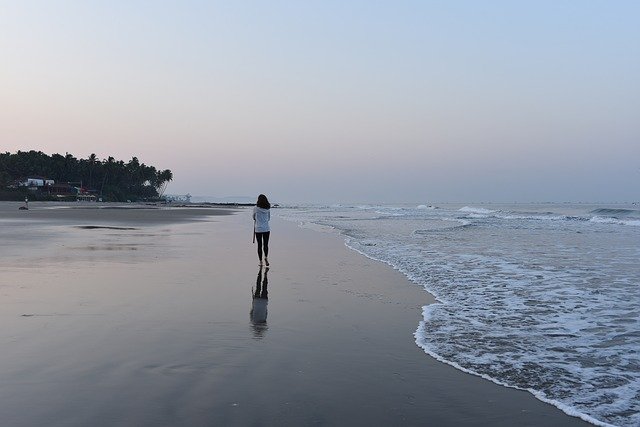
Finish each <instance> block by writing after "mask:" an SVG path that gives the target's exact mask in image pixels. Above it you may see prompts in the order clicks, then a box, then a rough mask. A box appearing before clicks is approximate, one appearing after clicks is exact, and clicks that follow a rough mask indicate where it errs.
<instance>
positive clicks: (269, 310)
mask: <svg viewBox="0 0 640 427" xmlns="http://www.w3.org/2000/svg"><path fill="white" fill-rule="evenodd" d="M17 206H19V204H9V203H0V239H2V241H3V245H1V248H0V277H1V278H2V279H1V280H0V304H1V307H0V317H1V319H0V320H1V321H0V345H1V346H2V347H1V348H2V352H0V366H1V367H2V369H0V424H1V425H3V426H5V425H6V426H35V425H48V426H84V425H92V426H147V425H148V426H176V425H181V426H182V425H184V426H212V425H239V426H245V425H267V426H271V425H273V426H276V425H278V426H279V425H397V424H400V425H434V426H449V425H451V426H453V425H456V426H459V425H469V426H471V425H478V426H480V425H499V426H500V425H502V426H512V425H531V426H539V425H545V426H553V425H556V426H567V425H569V426H570V425H587V424H586V423H584V422H582V421H581V420H578V419H577V418H573V417H569V416H567V415H565V414H563V413H562V412H561V411H560V410H558V409H556V408H555V407H553V406H551V405H547V404H545V403H542V402H540V401H538V400H536V399H535V398H534V397H533V396H531V395H530V394H528V393H526V392H521V391H516V390H512V389H507V388H504V387H500V386H497V385H495V384H492V383H490V382H488V381H485V380H483V379H481V378H478V377H474V376H471V375H467V374H464V373H462V372H460V371H457V370H455V369H453V368H451V367H449V366H447V365H444V364H442V363H440V362H437V361H435V360H434V359H432V358H430V357H429V356H427V355H426V354H425V353H424V352H423V351H422V350H421V349H420V348H418V347H417V346H416V345H415V342H414V338H413V332H414V331H415V329H416V327H417V324H418V321H419V320H420V318H421V307H422V306H423V305H425V304H427V303H429V302H430V301H431V300H430V296H429V295H428V294H427V293H425V292H424V291H423V290H421V289H420V288H419V287H417V286H416V285H413V284H411V283H410V282H408V281H407V280H406V279H405V278H404V276H402V275H401V274H400V273H398V272H396V271H394V270H392V269H390V268H389V267H387V266H385V265H382V264H380V263H377V262H374V261H371V260H369V259H367V258H365V257H363V256H361V255H359V254H357V253H355V252H353V251H350V250H348V249H347V248H346V247H345V246H344V244H343V243H342V241H341V239H340V238H339V237H338V236H336V235H334V234H329V233H321V232H317V231H312V230H305V229H300V228H298V227H297V226H296V225H295V224H293V223H288V222H285V221H281V220H278V219H277V218H276V219H274V220H273V221H272V228H273V232H272V237H271V242H270V246H271V257H270V260H271V262H272V267H271V268H270V269H269V272H268V273H267V282H268V283H267V291H268V300H267V301H266V307H264V305H265V301H257V303H258V304H262V307H258V309H256V304H255V303H254V302H253V294H254V289H255V287H256V281H257V279H258V271H259V268H258V265H257V256H256V254H255V246H254V245H252V244H251V227H252V221H251V214H250V210H248V209H239V210H228V209H219V208H212V209H202V211H200V210H199V209H198V210H186V211H185V210H183V211H182V212H180V209H178V210H176V212H170V210H167V211H162V210H159V211H157V210H148V209H144V210H123V209H84V210H68V209H66V210H65V209H58V210H56V209H48V211H49V212H47V209H44V207H46V205H43V206H36V205H35V204H34V206H32V209H31V210H30V211H28V212H24V211H20V212H18V211H17ZM59 211H60V212H59ZM114 212H118V213H117V214H114ZM141 212H143V213H141ZM229 213H233V214H232V215H227V214H229ZM20 214H27V215H29V216H27V215H24V216H21V215H20ZM165 214H166V215H165ZM216 214H217V215H216ZM220 214H222V215H220ZM145 215H147V216H145ZM163 215H164V216H163ZM264 278H265V277H264V275H262V277H260V279H262V281H264ZM252 307H253V315H252V314H251V313H252ZM264 308H266V323H265V322H264V321H263V320H264V319H263V318H264V310H263V309H264Z"/></svg>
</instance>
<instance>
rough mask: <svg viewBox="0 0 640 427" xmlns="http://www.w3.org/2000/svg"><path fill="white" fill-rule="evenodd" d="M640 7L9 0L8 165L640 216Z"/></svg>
mask: <svg viewBox="0 0 640 427" xmlns="http://www.w3.org/2000/svg"><path fill="white" fill-rule="evenodd" d="M638 16H640V2H638V1H635V0H634V1H622V0H621V1H615V0H612V1H589V0H574V1H570V0H553V1H546V0H535V1H497V0H496V1H491V0H487V1H471V0H470V1H462V0H461V1H456V0H454V1H444V0H442V1H428V0H423V1H402V0H399V1H376V0H368V1H358V0H354V1H344V0H342V1H332V0H323V1H314V0H310V1H277V0H275V1H241V0H239V1H220V2H217V1H191V0H189V1H187V0H185V1H139V0H127V1H115V0H114V1H90V0H83V1H64V0H59V1H48V0H47V1H32V0H20V1H10V0H0V151H2V152H5V151H9V152H16V151H17V150H23V151H24V150H32V149H33V150H40V151H43V152H45V153H47V154H53V153H61V154H64V153H67V152H68V153H71V154H73V155H75V156H76V157H83V158H85V157H87V156H89V155H90V154H91V153H95V154H96V155H97V156H98V157H99V158H103V159H104V158H106V157H108V156H113V157H115V158H116V159H122V160H125V161H127V160H128V159H130V158H131V157H132V156H136V157H138V158H139V159H140V161H141V162H144V163H146V164H148V165H154V166H156V167H157V168H159V169H171V170H172V171H173V175H174V180H173V182H172V183H171V184H170V185H169V187H168V190H167V192H168V193H172V194H185V193H190V194H192V195H200V196H217V197H223V196H253V195H257V194H259V193H264V194H267V195H268V196H269V198H270V199H271V200H272V201H276V202H282V203H286V202H305V203H347V202H358V203H367V202H368V203H420V204H429V203H436V202H543V201H549V202H554V201H585V202H587V201H589V202H615V201H640V25H638Z"/></svg>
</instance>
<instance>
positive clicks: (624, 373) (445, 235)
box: [274, 203, 640, 426]
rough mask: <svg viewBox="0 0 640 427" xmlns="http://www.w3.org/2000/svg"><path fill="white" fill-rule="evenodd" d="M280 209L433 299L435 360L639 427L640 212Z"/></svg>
mask: <svg viewBox="0 0 640 427" xmlns="http://www.w3.org/2000/svg"><path fill="white" fill-rule="evenodd" d="M276 212H277V215H278V216H280V217H282V218H284V219H288V220H292V221H296V222H298V223H299V224H300V225H302V226H304V227H311V228H315V229H318V230H324V231H328V232H334V233H339V234H341V235H342V236H343V238H344V239H345V243H346V245H347V246H348V247H349V248H351V249H353V250H354V251H357V252H359V253H361V254H363V255H364V256H367V257H369V258H371V259H374V260H378V261H381V262H384V263H387V264H389V265H390V266H392V267H393V268H395V269H397V270H399V271H400V272H402V273H403V274H404V275H406V276H407V278H408V279H409V280H410V281H411V282H413V283H415V284H416V285H419V286H421V287H423V288H424V290H425V291H427V292H429V293H430V294H432V295H434V296H435V297H436V299H437V303H435V304H431V305H427V306H425V307H423V311H422V320H421V321H420V323H419V324H418V325H416V331H415V333H414V336H415V342H416V344H417V345H418V346H419V347H421V348H422V349H424V351H425V352H426V353H427V354H429V355H430V356H432V357H434V358H436V359H438V360H440V361H442V362H444V363H447V364H449V365H452V366H454V367H456V368H458V369H460V370H462V371H465V372H468V373H471V374H475V375H479V376H481V377H483V378H486V379H487V380H490V381H493V382H495V383H497V384H500V385H503V386H506V387H513V388H517V389H522V390H527V391H529V392H531V393H532V394H533V395H534V396H536V397H537V398H538V399H540V400H542V401H545V402H548V403H550V404H553V405H555V406H557V407H558V408H560V409H561V410H563V411H564V412H566V413H567V414H570V415H573V416H578V417H580V418H582V419H584V420H586V421H588V422H591V423H593V424H596V425H616V426H640V205H637V204H613V205H605V204H577V203H563V204H508V205H506V204H504V205H503V204H433V205H427V204H425V205H346V204H345V205H328V206H317V205H316V206H314V205H299V206H283V207H281V208H280V209H278V210H276ZM274 213H275V212H274Z"/></svg>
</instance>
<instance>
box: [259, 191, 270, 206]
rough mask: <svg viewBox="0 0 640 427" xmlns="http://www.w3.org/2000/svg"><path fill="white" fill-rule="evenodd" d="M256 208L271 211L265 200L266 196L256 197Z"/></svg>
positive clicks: (267, 201)
mask: <svg viewBox="0 0 640 427" xmlns="http://www.w3.org/2000/svg"><path fill="white" fill-rule="evenodd" d="M256 206H257V207H259V208H262V209H271V204H270V203H269V200H267V196H265V195H264V194H261V195H259V196H258V202H257V203H256Z"/></svg>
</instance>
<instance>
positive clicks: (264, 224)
mask: <svg viewBox="0 0 640 427" xmlns="http://www.w3.org/2000/svg"><path fill="white" fill-rule="evenodd" d="M270 219H271V210H270V209H264V208H259V207H257V206H255V207H254V208H253V220H254V221H255V222H256V233H265V232H267V231H271V229H270V228H269V220H270Z"/></svg>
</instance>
